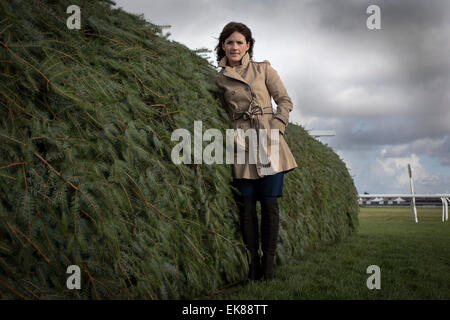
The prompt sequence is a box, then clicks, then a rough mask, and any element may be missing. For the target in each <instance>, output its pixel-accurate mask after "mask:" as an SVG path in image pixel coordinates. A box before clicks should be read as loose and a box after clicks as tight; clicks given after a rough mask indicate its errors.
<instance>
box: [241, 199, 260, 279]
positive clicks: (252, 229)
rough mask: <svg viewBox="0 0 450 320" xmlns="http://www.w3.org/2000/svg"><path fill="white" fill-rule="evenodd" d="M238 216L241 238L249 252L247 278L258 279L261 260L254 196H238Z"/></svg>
mask: <svg viewBox="0 0 450 320" xmlns="http://www.w3.org/2000/svg"><path fill="white" fill-rule="evenodd" d="M237 205H238V208H239V218H240V224H241V233H242V239H243V241H244V244H245V246H246V247H247V249H248V251H249V252H250V265H249V273H248V278H249V279H250V280H258V279H259V278H261V260H260V257H259V253H258V250H259V232H258V216H257V213H256V198H255V197H242V196H240V197H238V201H237Z"/></svg>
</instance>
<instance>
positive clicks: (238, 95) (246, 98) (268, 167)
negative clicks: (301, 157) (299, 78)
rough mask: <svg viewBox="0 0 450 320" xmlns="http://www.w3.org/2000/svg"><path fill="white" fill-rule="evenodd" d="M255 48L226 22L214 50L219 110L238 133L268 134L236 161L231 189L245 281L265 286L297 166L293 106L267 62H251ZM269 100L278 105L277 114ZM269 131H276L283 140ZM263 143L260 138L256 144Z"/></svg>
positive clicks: (247, 35)
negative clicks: (289, 135) (288, 137)
mask: <svg viewBox="0 0 450 320" xmlns="http://www.w3.org/2000/svg"><path fill="white" fill-rule="evenodd" d="M254 42H255V40H254V39H253V38H252V34H251V31H250V29H249V28H248V27H247V26H245V25H244V24H242V23H237V22H230V23H229V24H227V25H226V26H225V27H224V28H223V30H222V32H221V34H220V37H219V43H218V45H217V47H216V49H215V50H216V54H217V61H218V63H219V64H218V65H219V67H222V70H221V71H220V73H219V74H218V77H217V79H216V84H217V86H218V87H219V89H220V95H219V98H220V101H221V103H222V106H223V108H225V110H226V111H227V112H228V114H229V116H230V118H231V119H232V121H233V122H234V129H235V130H236V131H239V130H237V129H242V130H243V132H246V131H247V130H248V129H255V130H256V132H257V133H258V132H259V129H266V132H267V139H266V145H264V143H263V144H260V143H259V140H258V142H257V143H256V147H251V146H252V144H251V143H247V140H246V141H245V143H244V147H245V156H246V157H245V162H244V163H239V161H237V160H236V159H237V158H236V157H235V159H234V160H235V161H234V163H233V178H234V179H233V183H232V185H233V186H234V187H235V188H236V189H237V190H239V192H240V194H239V195H238V194H235V196H236V204H237V206H238V208H239V216H240V224H241V232H242V237H243V241H244V243H245V245H246V247H247V249H248V251H249V253H250V259H251V260H250V270H249V276H248V277H249V279H251V280H257V279H260V278H264V279H266V280H269V279H272V278H273V263H274V257H275V250H276V245H277V239H278V229H279V208H278V202H277V199H278V198H279V197H281V196H282V193H283V179H284V174H285V173H287V172H289V171H291V170H293V169H294V168H296V167H297V163H296V162H295V159H294V156H293V155H292V153H291V151H290V149H289V146H288V145H287V143H286V141H285V140H284V138H283V135H284V133H285V128H286V125H287V124H288V120H289V112H290V111H292V108H293V104H292V101H291V99H290V97H289V95H288V94H287V92H286V89H285V87H284V85H283V83H282V82H281V80H280V78H279V76H278V73H277V72H276V71H275V70H274V69H273V68H272V66H271V65H270V63H269V61H267V60H265V61H263V62H255V61H253V60H252V59H251V58H252V55H253V45H254ZM271 97H273V99H274V101H275V103H276V104H277V110H276V112H275V113H274V112H273V109H272V103H271ZM271 129H278V130H279V133H281V134H280V135H278V134H276V132H277V131H276V130H274V131H271ZM263 131H264V130H263ZM272 132H275V134H273V133H272ZM249 137H251V135H249ZM263 137H264V136H258V139H261V138H263ZM244 139H247V138H244ZM249 139H250V138H249ZM237 141H241V142H242V140H239V139H238V138H236V137H235V143H236V146H237V147H238V148H239V146H238V144H239V143H238V142H237ZM277 146H278V152H277V149H276V147H277ZM255 149H256V151H257V153H258V154H257V157H256V162H255V161H253V162H252V161H249V159H251V157H250V150H251V151H253V152H254V151H255ZM260 153H261V154H266V155H267V158H266V160H268V161H264V163H263V162H262V160H261V159H260V156H259V154H260ZM249 157H250V158H249ZM257 200H259V201H260V203H261V249H262V253H263V255H262V258H260V256H259V230H258V218H257V213H256V201H257Z"/></svg>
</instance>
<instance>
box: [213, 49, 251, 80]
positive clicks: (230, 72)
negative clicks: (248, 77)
mask: <svg viewBox="0 0 450 320" xmlns="http://www.w3.org/2000/svg"><path fill="white" fill-rule="evenodd" d="M249 61H250V56H249V54H248V52H246V53H245V54H244V56H243V57H242V59H241V65H240V66H238V68H246V67H247V65H248V63H249ZM227 62H228V59H227V56H224V57H223V58H222V59H221V60H220V62H219V67H222V68H225V70H224V71H223V73H222V74H223V75H224V76H226V77H229V78H232V79H236V80H238V81H242V82H244V83H246V84H248V85H250V84H249V83H248V82H247V81H245V79H244V78H242V77H241V75H240V74H239V73H238V72H237V71H236V68H232V67H230V66H229V65H227Z"/></svg>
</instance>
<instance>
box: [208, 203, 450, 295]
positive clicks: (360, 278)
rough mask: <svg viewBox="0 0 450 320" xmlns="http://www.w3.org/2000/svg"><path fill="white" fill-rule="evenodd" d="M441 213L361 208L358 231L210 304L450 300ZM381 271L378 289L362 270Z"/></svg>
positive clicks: (446, 232) (448, 234)
mask: <svg viewBox="0 0 450 320" xmlns="http://www.w3.org/2000/svg"><path fill="white" fill-rule="evenodd" d="M441 214H442V210H441V209H420V208H419V209H418V219H419V223H414V222H413V221H412V218H411V211H410V209H389V208H386V209H380V208H367V209H361V211H360V214H359V219H360V230H359V232H358V234H357V235H353V236H351V237H349V238H347V239H345V240H344V241H342V242H339V243H337V244H334V245H330V246H324V247H322V248H321V249H319V250H318V251H315V252H312V253H309V254H307V255H305V257H304V258H302V259H298V260H295V261H294V263H290V264H289V265H285V266H277V268H276V269H275V279H274V280H273V281H271V282H268V283H262V282H250V283H247V284H245V285H241V286H236V287H234V288H231V289H228V290H224V291H222V292H220V293H217V294H215V295H212V296H210V297H208V299H236V300H246V299H273V300H278V299H285V300H290V299H450V222H445V223H443V222H441ZM370 265H377V266H379V267H380V269H381V289H379V290H376V289H374V290H369V289H368V288H367V286H366V281H367V278H368V277H369V276H370V274H367V273H366V269H367V267H368V266H370Z"/></svg>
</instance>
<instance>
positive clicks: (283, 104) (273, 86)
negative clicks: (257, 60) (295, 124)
mask: <svg viewBox="0 0 450 320" xmlns="http://www.w3.org/2000/svg"><path fill="white" fill-rule="evenodd" d="M265 62H266V63H267V68H266V86H267V89H268V90H269V93H270V95H271V96H272V97H273V100H274V101H275V103H276V104H277V111H276V113H275V115H274V119H273V120H275V122H272V124H273V126H274V127H275V128H278V129H279V130H280V132H281V133H282V134H284V131H285V129H286V126H287V124H288V122H289V112H291V111H292V109H293V108H294V105H293V103H292V101H291V98H290V97H289V95H288V93H287V91H286V88H285V87H284V85H283V82H282V81H281V79H280V76H279V75H278V73H277V71H276V70H275V69H274V68H272V66H271V65H270V62H269V61H267V60H265ZM277 121H279V122H277ZM280 122H281V123H280Z"/></svg>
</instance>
